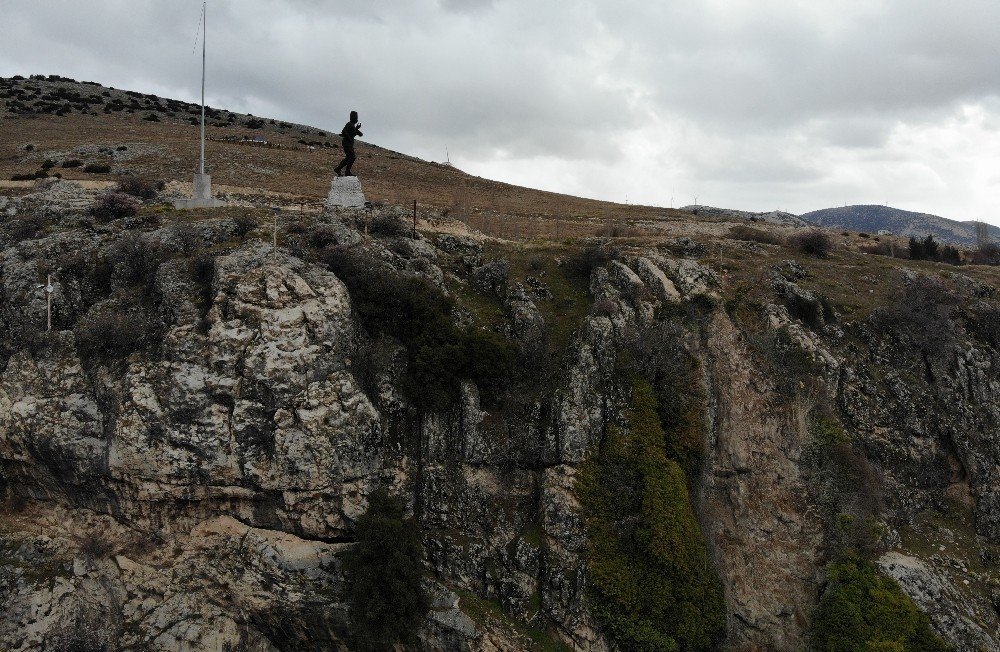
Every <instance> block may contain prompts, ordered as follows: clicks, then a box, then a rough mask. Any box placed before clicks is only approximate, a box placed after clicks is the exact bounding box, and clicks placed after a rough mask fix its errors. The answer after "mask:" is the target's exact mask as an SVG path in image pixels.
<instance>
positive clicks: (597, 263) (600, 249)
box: [565, 242, 621, 279]
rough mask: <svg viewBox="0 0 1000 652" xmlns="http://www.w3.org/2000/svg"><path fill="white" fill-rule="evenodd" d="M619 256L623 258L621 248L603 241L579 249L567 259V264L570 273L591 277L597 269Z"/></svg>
mask: <svg viewBox="0 0 1000 652" xmlns="http://www.w3.org/2000/svg"><path fill="white" fill-rule="evenodd" d="M619 258H621V250H620V249H618V248H617V247H615V246H612V245H610V244H607V243H604V242H602V243H598V244H594V245H590V246H589V247H585V248H583V249H581V250H579V251H578V252H577V253H576V254H575V255H572V256H570V257H569V258H568V259H567V260H566V262H565V265H566V270H567V271H568V272H569V273H570V274H572V275H574V276H579V277H582V278H586V279H589V278H590V274H591V272H593V271H594V270H595V269H597V268H598V267H603V266H604V265H607V264H608V263H610V262H611V261H612V260H618V259H619Z"/></svg>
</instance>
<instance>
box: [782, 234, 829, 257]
mask: <svg viewBox="0 0 1000 652" xmlns="http://www.w3.org/2000/svg"><path fill="white" fill-rule="evenodd" d="M789 244H791V245H792V246H794V247H795V248H796V249H798V250H799V251H801V252H802V253H804V254H808V255H810V256H816V257H817V258H826V257H827V256H829V255H830V251H831V250H832V249H833V241H832V240H831V239H830V236H828V235H827V234H826V233H824V232H823V231H821V230H819V229H813V230H811V231H806V232H805V233H797V234H795V235H793V236H792V237H791V238H789Z"/></svg>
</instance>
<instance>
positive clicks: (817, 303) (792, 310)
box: [782, 292, 837, 328]
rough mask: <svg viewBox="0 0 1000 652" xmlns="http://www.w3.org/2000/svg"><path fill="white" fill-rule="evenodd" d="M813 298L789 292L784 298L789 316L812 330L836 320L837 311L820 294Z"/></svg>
mask: <svg viewBox="0 0 1000 652" xmlns="http://www.w3.org/2000/svg"><path fill="white" fill-rule="evenodd" d="M813 295H814V296H813V297H810V296H808V295H807V294H805V293H801V292H787V293H785V295H784V296H783V297H782V299H783V302H784V304H785V307H786V308H788V314H789V315H791V316H792V317H794V318H795V319H798V320H800V321H802V323H804V324H806V325H807V326H809V327H810V328H819V327H820V326H822V325H823V324H825V323H829V322H831V321H833V320H834V319H836V314H837V313H836V311H835V310H834V309H833V305H832V304H831V303H830V300H829V299H827V298H826V297H825V296H823V295H822V294H819V293H813Z"/></svg>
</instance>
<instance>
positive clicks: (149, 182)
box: [118, 177, 166, 201]
mask: <svg viewBox="0 0 1000 652" xmlns="http://www.w3.org/2000/svg"><path fill="white" fill-rule="evenodd" d="M165 185H166V184H164V182H163V181H156V180H153V179H144V178H142V177H121V178H120V179H118V192H121V193H125V194H126V195H131V196H133V197H136V198H138V199H141V200H143V201H149V200H151V199H156V197H157V195H158V194H159V193H160V191H161V190H163V188H164V187H165Z"/></svg>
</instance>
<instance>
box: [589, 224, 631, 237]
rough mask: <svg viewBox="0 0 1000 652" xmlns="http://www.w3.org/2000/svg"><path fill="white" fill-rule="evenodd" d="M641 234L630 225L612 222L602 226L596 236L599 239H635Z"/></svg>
mask: <svg viewBox="0 0 1000 652" xmlns="http://www.w3.org/2000/svg"><path fill="white" fill-rule="evenodd" d="M639 234H640V232H639V230H638V229H636V228H634V227H632V226H630V225H628V224H621V223H618V222H612V223H610V224H604V225H603V226H601V228H599V229H598V230H597V233H596V234H595V235H597V237H599V238H634V237H635V236H637V235H639Z"/></svg>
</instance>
